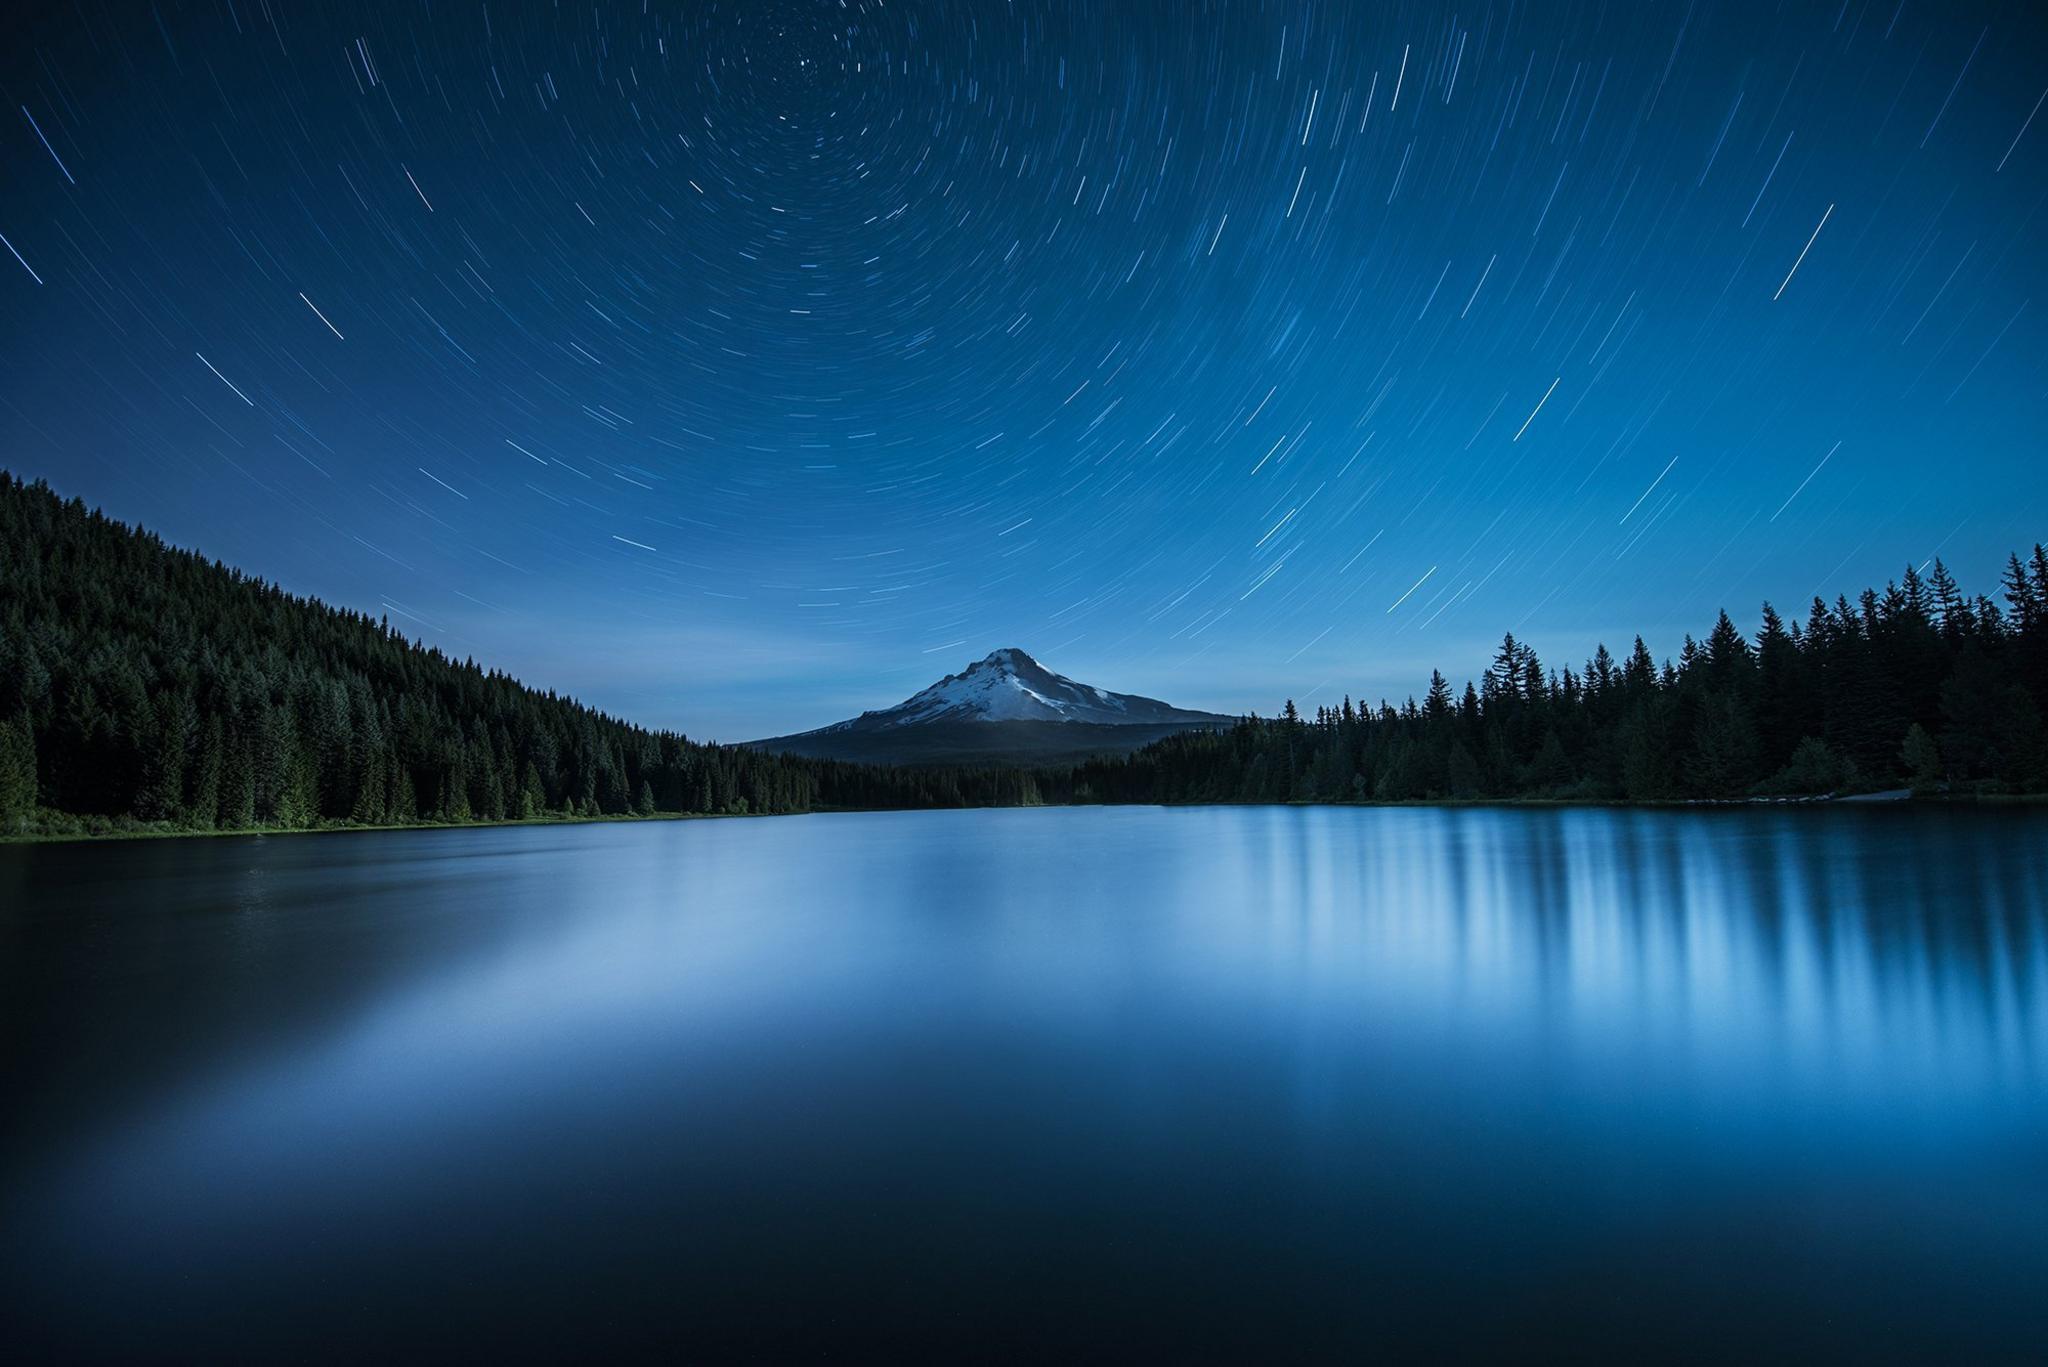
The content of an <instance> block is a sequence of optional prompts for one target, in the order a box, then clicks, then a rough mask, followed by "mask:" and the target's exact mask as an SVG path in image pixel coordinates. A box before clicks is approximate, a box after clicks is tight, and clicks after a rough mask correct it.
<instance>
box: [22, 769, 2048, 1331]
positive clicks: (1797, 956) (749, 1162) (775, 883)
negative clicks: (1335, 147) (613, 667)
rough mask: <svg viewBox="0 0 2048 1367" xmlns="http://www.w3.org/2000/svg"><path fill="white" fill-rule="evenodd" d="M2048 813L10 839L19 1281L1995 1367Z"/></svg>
mask: <svg viewBox="0 0 2048 1367" xmlns="http://www.w3.org/2000/svg"><path fill="white" fill-rule="evenodd" d="M2044 835H2048V820H2044V819H2043V817H2042V815H2040V814H2035V813H2028V812H1998V811H1986V812H1963V813H1954V814H1950V813H1941V812H1925V811H1905V812H1901V811H1885V810H1862V811H1855V810H1826V811H1815V810H1799V811H1775V812H1774V811H1767V810H1766V811H1728V812H1720V811H1715V812H1700V813H1678V812H1647V811H1646V812H1607V811H1589V810H1555V811H1543V810H1535V811H1510V810H1489V809H1466V810H1455V811H1430V810H1386V811H1371V810H1345V809H1282V808H1221V809H1216V808H1212V809H1190V810H1179V811H1160V810H1151V809H1109V810H1084V811H1038V812H962V813H931V814H922V815H878V816H835V817H819V818H804V819H795V818H791V819H777V820H772V821H748V822H701V823H684V824H666V823H664V824H653V825H641V826H604V827H583V828H567V829H527V830H502V831H465V832H411V833H401V834H392V835H364V836H349V837H311V838H298V839H271V840H219V841H192V842H151V843H140V844H135V845H128V846H98V847H40V848H11V849H5V850H0V1010H4V1011H5V1012H6V1013H7V1014H6V1024H7V1029H6V1032H5V1039H4V1041H0V1049H4V1050H5V1055H4V1064H5V1067H6V1082H7V1092H6V1095H7V1096H8V1097H9V1098H10V1099H11V1100H12V1101H13V1102H14V1103H15V1106H14V1112H13V1115H12V1117H11V1118H10V1121H9V1123H8V1125H7V1126H6V1130H5V1134H4V1136H0V1137H4V1148H0V1161H4V1166H0V1231H4V1233H0V1297H4V1309H5V1310H6V1311H7V1312H8V1315H9V1319H10V1321H12V1324H13V1326H14V1327H16V1328H18V1329H19V1330H20V1332H21V1333H22V1334H23V1335H26V1338H25V1339H24V1340H23V1341H25V1342H30V1343H40V1344H44V1345H46V1346H48V1347H50V1348H51V1349H52V1351H64V1352H79V1351H103V1352H117V1353H120V1354H123V1355H131V1354H140V1355H142V1356H150V1355H153V1354H161V1353H162V1350H161V1348H160V1347H158V1346H153V1345H160V1344H161V1343H162V1342H164V1341H165V1340H164V1338H163V1335H165V1334H179V1335H184V1336H186V1337H184V1338H182V1339H180V1340H178V1341H179V1342H180V1344H181V1347H183V1348H193V1349H195V1350H196V1349H206V1350H210V1351H212V1352H214V1353H216V1354H218V1353H236V1352H240V1353H257V1354H270V1353H275V1352H277V1351H279V1350H280V1349H281V1348H282V1347H283V1346H285V1345H290V1346H291V1348H292V1350H293V1351H302V1350H303V1349H304V1346H305V1345H304V1344H303V1342H302V1341H301V1340H300V1339H299V1338H298V1337H297V1334H298V1332H299V1330H298V1329H297V1328H296V1327H295V1326H301V1325H303V1323H305V1322H306V1321H307V1319H308V1317H311V1318H312V1319H314V1320H318V1321H321V1322H330V1321H332V1319H333V1317H334V1316H335V1315H336V1314H337V1313H339V1307H341V1306H344V1305H346V1306H348V1307H351V1309H350V1312H349V1313H350V1315H351V1316H352V1318H351V1319H350V1320H349V1323H351V1324H353V1325H355V1326H356V1328H355V1329H353V1330H350V1331H347V1332H342V1333H340V1334H339V1336H338V1337H336V1338H335V1339H334V1340H333V1342H332V1344H331V1350H332V1352H333V1353H334V1355H336V1356H347V1355H349V1354H350V1353H352V1352H357V1351H361V1350H363V1349H365V1348H366V1347H367V1346H368V1345H371V1344H374V1343H377V1342H381V1341H383V1340H384V1338H385V1337H386V1336H388V1335H390V1334H393V1333H402V1334H408V1335H425V1336H427V1337H426V1339H423V1340H421V1341H429V1340H431V1339H432V1338H433V1336H434V1335H436V1334H457V1333H459V1335H460V1336H461V1339H460V1341H461V1343H462V1344H463V1345H464V1346H465V1347H466V1348H469V1349H472V1350H473V1349H475V1348H477V1347H478V1345H483V1346H485V1347H489V1348H492V1349H495V1350H502V1351H527V1352H544V1351H549V1350H550V1349H560V1348H563V1347H566V1346H570V1345H573V1346H576V1347H578V1348H579V1349H581V1348H587V1347H590V1346H592V1345H599V1344H601V1345H605V1346H611V1347H633V1346H640V1347H646V1346H648V1345H651V1344H659V1345H661V1346H663V1347H665V1348H670V1349H688V1350H696V1351H699V1352H705V1353H710V1354H712V1355H716V1354H718V1353H720V1352H726V1351H742V1350H745V1351H760V1352H764V1353H768V1354H771V1355H772V1354H774V1353H777V1352H784V1353H788V1352H809V1351H814V1350H816V1349H819V1348H821V1347H824V1346H828V1345H838V1346H842V1347H843V1346H844V1345H845V1344H846V1343H847V1342H849V1340H848V1339H847V1338H846V1337H845V1335H846V1334H847V1333H849V1332H853V1331H850V1330H849V1329H848V1326H849V1325H855V1326H858V1327H859V1328H858V1332H857V1333H856V1334H855V1337H854V1338H853V1339H852V1340H851V1341H852V1342H858V1343H860V1344H862V1345H863V1346H865V1347H867V1348H870V1349H875V1350H881V1349H886V1348H898V1349H907V1348H910V1347H921V1348H927V1349H929V1348H931V1347H933V1346H934V1345H935V1344H945V1345H947V1346H949V1347H950V1348H952V1349H954V1350H956V1351H966V1350H969V1349H971V1348H973V1347H975V1346H977V1345H978V1344H979V1343H980V1342H981V1341H980V1340H978V1339H977V1338H976V1337H975V1326H976V1325H979V1324H985V1323H988V1322H991V1320H994V1321H999V1322H1002V1323H1005V1324H1009V1325H1011V1327H1012V1330H1013V1332H1014V1333H1019V1334H1024V1335H1025V1337H1024V1338H1022V1339H1018V1340H1016V1341H1017V1342H1019V1343H1028V1344H1031V1345H1033V1346H1035V1347H1037V1348H1041V1349H1045V1350H1048V1351H1052V1350H1059V1349H1065V1350H1073V1349H1076V1348H1080V1347H1084V1346H1088V1345H1091V1344H1093V1345H1098V1346H1099V1343H1100V1342H1102V1341H1104V1340H1103V1338H1102V1336H1104V1335H1107V1336H1109V1339H1110V1340H1111V1341H1115V1342H1119V1343H1123V1344H1126V1345H1129V1346H1131V1347H1132V1348H1133V1349H1134V1350H1135V1349H1136V1348H1137V1347H1139V1346H1144V1347H1149V1348H1152V1349H1155V1350H1181V1351H1187V1350H1194V1349H1199V1350H1200V1351H1203V1352H1228V1351H1231V1350H1233V1349H1235V1350H1238V1351H1243V1352H1247V1353H1249V1352H1253V1351H1259V1352H1263V1353H1270V1352H1271V1351H1272V1350H1274V1349H1275V1348H1276V1346H1282V1345H1284V1346H1287V1347H1292V1348H1296V1349H1300V1350H1309V1349H1316V1350H1321V1351H1331V1352H1336V1351H1344V1352H1349V1351H1354V1350H1356V1349H1358V1348H1360V1347H1362V1346H1365V1345H1368V1344H1374V1345H1381V1346H1384V1345H1385V1344H1387V1343H1389V1342H1402V1341H1412V1342H1415V1343H1427V1344H1431V1345H1434V1346H1439V1347H1441V1346H1444V1345H1445V1344H1447V1343H1457V1344H1462V1345H1464V1346H1469V1347H1477V1348H1485V1349H1492V1350H1498V1349H1500V1348H1501V1347H1502V1346H1503V1345H1507V1344H1511V1343H1517V1342H1523V1341H1524V1340H1522V1339H1520V1338H1518V1337H1517V1336H1519V1335H1525V1334H1527V1333H1532V1332H1536V1333H1542V1334H1544V1335H1546V1336H1548V1339H1547V1341H1553V1342H1554V1341H1558V1340H1560V1339H1570V1340H1573V1341H1576V1342H1579V1343H1581V1344H1583V1345H1584V1346H1586V1347H1587V1348H1589V1349H1592V1350H1599V1349H1605V1350H1609V1351H1614V1350H1619V1349H1621V1348H1624V1347H1631V1346H1634V1347H1639V1346H1641V1345H1642V1344H1643V1343H1644V1342H1660V1341H1662V1342H1669V1343H1691V1344H1695V1345H1697V1344H1698V1343H1702V1342H1716V1343H1718V1344H1719V1345H1720V1346H1722V1347H1724V1348H1726V1349H1728V1350H1729V1351H1742V1350H1756V1349H1758V1348H1760V1347H1765V1346H1768V1347H1769V1348H1771V1349H1772V1350H1774V1351H1782V1350H1785V1349H1786V1348H1787V1347H1788V1345H1797V1344H1798V1343H1800V1342H1801V1341H1802V1340H1801V1335H1802V1334H1809V1333H1810V1334H1812V1335H1819V1336H1820V1337H1817V1338H1814V1339H1813V1340H1812V1342H1811V1343H1809V1344H1808V1346H1809V1347H1816V1348H1825V1347H1833V1348H1836V1349H1840V1348H1841V1347H1843V1345H1845V1344H1847V1345H1860V1346H1861V1347H1863V1348H1865V1349H1868V1350H1881V1351H1884V1352H1905V1351H1926V1352H1930V1353H1939V1354H1941V1355H1946V1356H1953V1355H1955V1354H1956V1353H1957V1352H1958V1351H1959V1349H1961V1348H1965V1347H1967V1348H1969V1349H1971V1350H1973V1351H1981V1352H1990V1353H1998V1352H2003V1351H2006V1350H2008V1349H2010V1348H2011V1347H2012V1346H2013V1345H2015V1344H2018V1343H2022V1342H2031V1341H2032V1339H2031V1337H2030V1336H2031V1335H2033V1334H2034V1333H2035V1331H2036V1330H2037V1329H2038V1328H2039V1327H2040V1323H2039V1321H2040V1318H2041V1312H2040V1309H2039V1307H2040V1304H2041V1300H2040V1297H2039V1296H2038V1294H2036V1293H2037V1291H2038V1287H2039V1285H2040V1284H2041V1283H2042V1281H2043V1279H2044V1278H2048V1234H2044V1231H2048V1161H2044V1158H2043V1155H2048V857H2044V849H2048V841H2044V839H2043V837H2044ZM683 1285H687V1286H690V1287H692V1288H695V1292H694V1293H693V1294H692V1295H691V1296H689V1297H685V1298H684V1301H685V1302H687V1303H684V1302H679V1301H678V1299H677V1297H676V1294H675V1292H674V1288H675V1287H677V1286H683ZM1104 1288H1116V1290H1115V1291H1114V1294H1109V1293H1107V1292H1105V1290H1104ZM1027 1303H1058V1304H1061V1305H1064V1306H1066V1307H1067V1309H1066V1310H1065V1311H1063V1313H1062V1314H1061V1315H1060V1316H1058V1317H1057V1322H1056V1323H1054V1322H1048V1320H1047V1319H1046V1318H1045V1317H1043V1316H1040V1317H1032V1316H1030V1315H1026V1314H1023V1312H1022V1307H1024V1306H1025V1305H1026V1304H1027ZM933 1304H944V1305H946V1306H948V1307H949V1310H948V1312H947V1314H946V1315H944V1316H941V1317H939V1318H938V1319H937V1320H934V1318H933V1317H932V1314H931V1311H930V1307H931V1306H932V1305H933ZM109 1305H116V1306H120V1307H122V1309H123V1313H122V1314H121V1315H119V1316H115V1317H112V1318H110V1317H109V1316H108V1315H106V1314H105V1313H104V1310H105V1307H107V1306H109ZM769 1305H773V1306H775V1307H777V1308H778V1310H777V1314H778V1316H779V1318H777V1319H776V1321H775V1324H774V1325H767V1324H764V1322H763V1319H762V1317H761V1315H760V1314H759V1313H757V1312H759V1310H760V1309H761V1307H763V1306H769ZM1730 1306H1739V1307H1741V1313H1740V1314H1734V1315H1731V1314H1730V1311H1729V1307H1730ZM546 1307H552V1310H548V1309H546ZM1965 1312H1967V1313H1965ZM1276 1315H1280V1316H1283V1317H1285V1316H1292V1317H1293V1318H1292V1319H1291V1320H1289V1321H1288V1324H1289V1325H1290V1327H1289V1328H1287V1330H1286V1331H1285V1334H1284V1335H1283V1336H1282V1337H1280V1338H1276V1337H1275V1332H1276V1331H1275V1330H1274V1328H1273V1326H1274V1324H1275V1320H1274V1318H1273V1317H1274V1316H1276ZM1304 1325H1309V1326H1313V1327H1312V1329H1310V1328H1304V1327H1303V1326H1304ZM592 1326H598V1327H596V1328H593V1327H592ZM1801 1326H1804V1327H1801ZM1816 1326H1820V1327H1816ZM835 1334H836V1335H838V1337H835ZM1447 1335H1448V1338H1447V1337H1446V1336H1447ZM1643 1335H1649V1336H1650V1338H1649V1339H1647V1340H1646V1339H1644V1338H1643V1337H1642V1336H1643ZM1687 1335H1691V1336H1693V1337H1691V1338H1688V1337H1686V1336H1687ZM1700 1335H1706V1336H1707V1337H1706V1338H1704V1339H1702V1338H1700V1337H1698V1336H1700ZM1717 1335H1718V1336H1719V1337H1718V1338H1716V1337H1715V1336H1717ZM322 1351H326V1350H324V1349H323V1350H322ZM179 1355H182V1356H190V1355H191V1353H190V1352H181V1353H180V1354H179Z"/></svg>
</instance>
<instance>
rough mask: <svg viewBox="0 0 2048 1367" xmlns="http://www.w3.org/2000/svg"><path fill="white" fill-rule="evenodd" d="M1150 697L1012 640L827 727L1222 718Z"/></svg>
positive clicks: (1119, 722) (861, 728)
mask: <svg viewBox="0 0 2048 1367" xmlns="http://www.w3.org/2000/svg"><path fill="white" fill-rule="evenodd" d="M1222 720H1226V719H1225V718H1221V717H1217V716H1214V715H1213V714H1211V713H1207V712H1191V711H1189V710H1187V709H1186V708H1181V707H1174V706H1172V705H1171V704H1169V703H1163V702H1160V701H1159V700H1158V699H1156V698H1141V697H1139V696H1137V695H1136V694H1132V693H1111V692H1108V691H1107V690H1104V689H1100V688H1096V687H1094V686H1093V685H1090V684H1084V683H1076V682H1075V681H1074V680H1072V679H1069V678H1067V677H1066V676H1065V675H1064V674H1055V673H1053V672H1052V671H1051V670H1049V669H1047V668H1046V667H1045V666H1044V665H1042V664H1040V663H1039V662H1038V661H1036V660H1034V659H1032V658H1031V657H1030V656H1029V655H1027V654H1025V653H1024V652H1023V651H1021V650H1018V649H1016V648H1015V647H1014V646H1012V647H1009V648H1007V649H1004V650H998V651H993V652H991V653H990V654H988V655H986V656H984V657H982V658H981V659H979V660H976V661H975V662H974V663H973V664H971V665H969V666H967V668H965V669H963V670H961V671H960V672H959V673H958V674H948V675H947V676H946V677H945V678H943V679H941V680H939V681H938V682H937V683H935V684H933V685H932V686H931V687H930V688H927V689H924V690H923V691H922V692H919V693H915V694H912V695H911V696H910V697H908V698H906V699H904V700H903V701H902V702H900V703H898V704H897V705H896V706H894V707H889V708H884V709H882V710H880V711H876V712H863V713H861V714H860V716H858V717H856V718H854V719H853V720H851V721H843V722H839V723H837V724H836V725H833V726H828V727H825V728H824V730H825V731H827V732H830V731H879V730H885V729H887V728H891V727H899V726H921V725H928V724H931V723H934V722H1005V721H1036V722H1089V723H1093V724H1095V725H1099V726H1103V725H1106V726H1137V725H1156V724H1159V723H1162V722H1202V721H1222Z"/></svg>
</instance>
